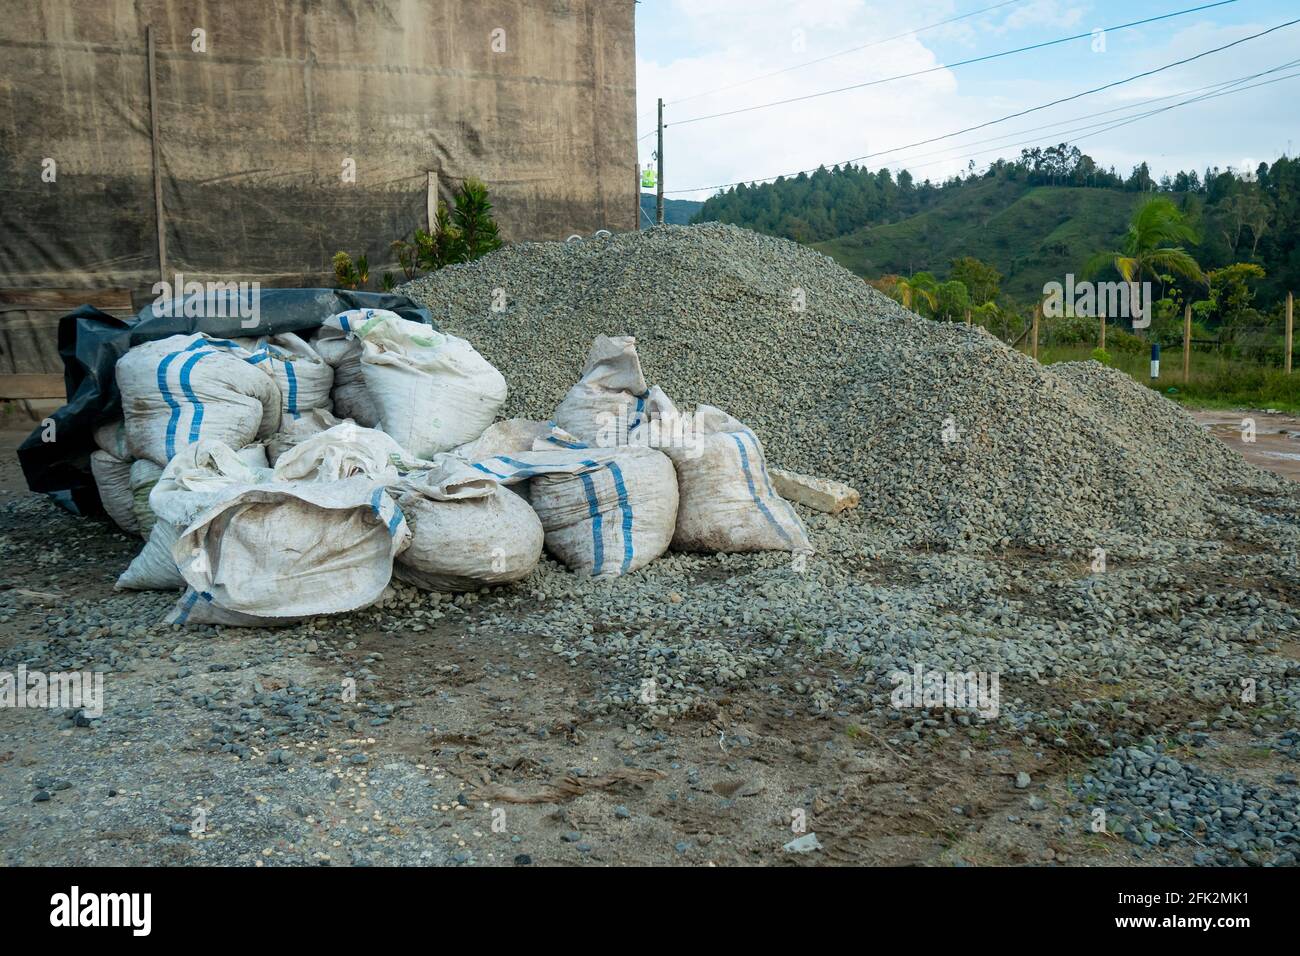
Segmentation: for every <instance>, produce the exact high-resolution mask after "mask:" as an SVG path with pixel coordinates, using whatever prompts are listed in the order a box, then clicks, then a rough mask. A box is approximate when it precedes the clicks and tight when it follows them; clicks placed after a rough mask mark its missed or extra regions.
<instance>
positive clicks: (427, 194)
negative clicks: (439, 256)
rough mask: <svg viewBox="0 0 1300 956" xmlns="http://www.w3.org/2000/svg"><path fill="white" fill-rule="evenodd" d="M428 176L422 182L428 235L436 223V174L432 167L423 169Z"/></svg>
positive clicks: (431, 232)
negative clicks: (423, 182)
mask: <svg viewBox="0 0 1300 956" xmlns="http://www.w3.org/2000/svg"><path fill="white" fill-rule="evenodd" d="M425 175H426V176H427V177H428V178H427V179H426V180H425V184H424V215H425V218H426V219H428V221H429V225H428V230H429V235H431V236H432V235H433V234H434V226H436V225H437V223H438V174H437V173H435V172H434V171H433V170H432V169H427V170H425Z"/></svg>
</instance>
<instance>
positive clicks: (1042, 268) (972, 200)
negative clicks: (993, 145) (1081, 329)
mask: <svg viewBox="0 0 1300 956" xmlns="http://www.w3.org/2000/svg"><path fill="white" fill-rule="evenodd" d="M1144 198H1146V197H1145V196H1144V195H1143V194H1142V193H1133V192H1125V191H1121V190H1118V189H1077V188H1070V187H1064V186H1030V185H1028V184H1027V183H1025V182H1020V181H1010V180H1005V179H985V180H983V181H981V182H978V183H973V184H969V185H967V186H965V187H964V188H962V189H952V190H943V191H942V193H941V194H940V196H939V197H938V198H937V200H936V201H935V202H934V204H933V205H932V206H931V207H930V208H928V209H926V210H925V211H924V212H920V213H917V214H916V215H913V216H909V217H907V218H905V219H901V220H899V221H898V222H893V223H889V224H886V225H879V226H868V227H865V228H863V229H859V230H857V231H855V232H851V233H849V234H848V235H844V236H839V237H837V238H834V239H828V240H826V241H823V242H818V243H814V244H813V245H814V247H815V248H817V249H819V250H821V251H822V252H824V253H826V254H827V255H829V256H831V257H832V258H833V259H835V260H836V261H838V262H839V263H840V264H841V265H843V266H845V267H846V268H848V269H851V270H852V271H853V272H856V273H857V274H858V275H861V276H863V277H865V278H875V277H877V276H880V275H882V274H885V273H891V272H892V273H899V274H902V275H910V274H912V273H914V272H918V271H921V270H927V271H930V272H933V273H934V274H936V275H937V276H939V277H941V278H943V277H946V276H947V274H948V268H949V262H950V260H952V259H954V258H957V257H960V256H974V257H975V258H977V259H981V260H983V261H985V262H989V263H992V264H993V265H995V266H996V267H997V268H998V270H999V271H1000V272H1001V273H1002V274H1003V276H1004V277H1005V278H1004V280H1003V283H1002V289H1003V292H1004V293H1006V294H1009V295H1010V296H1011V297H1013V298H1014V299H1017V300H1032V299H1036V298H1037V297H1038V295H1039V293H1041V291H1042V288H1043V283H1045V282H1048V281H1050V280H1057V281H1060V280H1061V279H1062V277H1063V276H1064V275H1065V274H1066V273H1067V272H1073V273H1075V274H1078V273H1080V272H1081V271H1082V269H1083V265H1084V263H1085V262H1087V260H1088V258H1089V257H1090V256H1091V255H1093V253H1095V252H1096V251H1097V250H1098V249H1111V248H1115V247H1116V246H1117V245H1118V244H1119V241H1120V238H1121V237H1122V236H1123V234H1124V230H1125V228H1126V227H1127V225H1128V221H1129V218H1130V215H1131V213H1132V211H1133V209H1134V207H1135V206H1137V204H1138V203H1139V202H1141V201H1142V199H1144Z"/></svg>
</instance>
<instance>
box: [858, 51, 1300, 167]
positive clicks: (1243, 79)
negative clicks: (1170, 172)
mask: <svg viewBox="0 0 1300 956" xmlns="http://www.w3.org/2000/svg"><path fill="white" fill-rule="evenodd" d="M1297 65H1300V58H1297V59H1294V60H1290V61H1288V62H1286V63H1283V64H1280V65H1279V66H1275V67H1273V68H1272V69H1268V70H1261V71H1260V72H1258V73H1251V74H1249V75H1247V76H1239V77H1237V78H1236V79H1232V80H1221V81H1220V82H1218V83H1211V84H1209V85H1208V86H1198V87H1193V88H1192V89H1189V90H1179V91H1178V92H1177V93H1166V94H1165V95H1164V96H1154V97H1152V98H1151V99H1148V100H1143V101H1142V102H1140V103H1129V104H1128V105H1126V106H1117V107H1114V108H1113V109H1108V110H1100V111H1098V112H1096V113H1085V114H1083V115H1082V116H1074V117H1071V118H1070V119H1067V120H1061V121H1059V122H1056V123H1047V124H1045V125H1043V126H1031V127H1029V128H1028V129H1020V130H1016V131H1015V132H1013V133H1002V134H1000V135H998V136H990V137H988V138H987V139H977V140H972V141H971V142H969V143H963V144H961V145H960V146H958V147H947V148H944V149H938V150H934V151H932V152H929V153H918V154H917V155H915V156H908V157H906V158H905V159H902V160H895V161H894V162H892V163H890V165H895V164H897V165H902V164H903V163H904V162H905V163H907V164H908V167H909V168H911V169H921V168H924V167H925V166H931V165H934V164H933V163H923V164H921V165H919V166H916V165H913V162H914V160H917V159H925V158H927V157H929V156H950V155H951V154H952V153H953V151H954V149H956V151H957V152H958V153H961V151H962V150H965V149H966V148H968V147H970V146H981V145H983V144H984V143H992V142H995V141H997V140H1005V139H1008V138H1012V137H1017V136H1024V135H1026V134H1028V133H1041V132H1043V131H1044V130H1049V129H1053V128H1055V127H1058V126H1069V125H1070V124H1071V123H1077V122H1078V121H1079V120H1085V119H1093V118H1094V117H1097V116H1110V115H1111V114H1114V113H1122V112H1125V111H1127V110H1136V109H1141V108H1142V107H1144V106H1150V105H1151V104H1152V103H1159V102H1160V101H1161V100H1171V99H1174V98H1176V97H1179V96H1187V95H1188V94H1189V93H1197V94H1201V93H1205V94H1206V95H1205V96H1204V97H1198V99H1199V98H1207V99H1208V98H1212V97H1213V96H1214V95H1222V93H1227V92H1233V93H1235V92H1237V91H1236V90H1233V89H1230V88H1231V87H1234V86H1240V85H1241V84H1242V83H1248V82H1250V81H1251V80H1255V79H1258V78H1259V77H1261V76H1268V75H1269V74H1272V73H1277V72H1279V71H1281V70H1286V69H1290V68H1291V67H1293V66H1297ZM1269 82H1274V81H1272V80H1270V81H1269ZM1225 88H1228V89H1225ZM1253 88H1254V87H1247V89H1253ZM1216 90H1217V91H1222V93H1206V91H1216ZM1188 102H1192V101H1191V100H1189V101H1188ZM1175 105H1181V104H1175ZM1161 111H1162V110H1161V109H1157V110H1153V111H1152V112H1151V113H1144V114H1141V116H1139V117H1137V118H1139V119H1140V118H1142V116H1149V115H1153V114H1154V113H1158V112H1161ZM1124 119H1126V120H1127V119H1128V117H1124ZM1110 122H1112V120H1103V121H1102V122H1100V123H1093V124H1091V126H1082V127H1077V128H1075V129H1073V130H1066V131H1065V132H1066V133H1071V132H1078V131H1079V130H1082V129H1090V128H1091V127H1092V126H1105V125H1106V124H1107V123H1110ZM1052 135H1054V136H1055V135H1061V134H1052ZM1041 139H1042V137H1041V136H1035V137H1033V139H1030V140H1024V141H1022V142H1038V141H1040V140H1041ZM1019 145H1022V143H1002V144H1000V145H998V146H997V147H995V149H999V150H1000V149H1006V148H1008V147H1009V146H1019ZM905 148H906V147H899V148H898V149H896V150H885V152H898V151H899V150H902V149H905ZM986 152H994V150H982V151H981V152H980V153H962V154H961V157H960V158H963V159H964V158H966V157H967V156H978V155H981V153H986ZM877 155H881V154H877ZM943 161H944V160H938V162H943Z"/></svg>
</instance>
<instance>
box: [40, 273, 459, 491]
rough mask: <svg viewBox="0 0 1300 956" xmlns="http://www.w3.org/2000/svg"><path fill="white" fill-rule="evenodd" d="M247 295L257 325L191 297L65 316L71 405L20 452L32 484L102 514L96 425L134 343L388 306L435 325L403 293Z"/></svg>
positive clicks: (252, 329) (235, 332) (267, 327)
mask: <svg viewBox="0 0 1300 956" xmlns="http://www.w3.org/2000/svg"><path fill="white" fill-rule="evenodd" d="M248 295H249V296H250V298H248V299H246V303H247V305H248V306H249V307H250V308H249V309H248V310H247V311H246V313H245V314H248V313H250V312H251V313H252V314H255V315H256V316H257V318H258V321H257V324H255V325H252V326H245V325H243V324H242V323H243V322H244V321H246V320H244V319H241V318H240V316H239V315H237V314H236V315H231V316H229V317H218V316H211V315H209V316H204V317H198V316H185V315H184V314H183V313H184V311H185V310H184V302H185V301H187V300H182V301H181V304H180V307H179V308H174V309H171V310H169V311H171V312H173V313H180V314H169V315H156V314H155V309H154V306H153V305H152V304H150V305H148V306H145V307H144V308H143V309H141V310H140V311H139V312H138V313H136V314H135V316H133V317H132V318H130V319H118V318H114V317H113V316H111V315H108V314H107V313H104V312H101V311H99V309H96V308H94V307H92V306H88V305H83V306H82V307H81V308H79V309H77V310H76V311H75V312H70V313H69V314H67V315H65V316H64V317H63V318H62V319H60V320H59V355H60V356H62V358H63V381H64V388H65V389H66V390H67V395H68V403H67V404H66V405H64V406H63V407H62V408H60V409H59V410H58V411H57V412H55V413H54V414H53V415H52V416H51V417H50V418H49V419H47V420H46V421H44V422H42V423H41V424H40V425H39V426H38V427H37V428H36V429H35V431H33V432H32V433H31V434H30V435H29V436H27V440H26V441H24V442H23V443H22V445H21V446H20V447H19V449H18V460H19V462H20V464H21V465H22V469H23V477H24V478H26V480H27V487H28V488H30V489H31V490H32V491H37V492H43V493H45V494H48V495H50V496H51V497H53V498H54V500H55V501H57V502H58V503H59V504H61V505H63V506H64V507H65V508H67V509H68V510H70V511H72V512H74V513H76V514H99V513H102V511H103V508H102V506H101V505H100V502H99V492H98V491H97V490H96V488H95V480H94V478H93V477H92V476H91V473H90V453H91V452H93V451H94V450H95V436H94V432H95V429H96V428H97V427H99V426H100V425H102V424H104V423H105V422H108V421H111V420H113V419H114V418H117V417H119V416H120V415H121V413H122V402H121V395H120V394H119V393H118V390H117V379H116V377H115V374H114V372H115V369H116V366H117V360H118V359H120V358H121V357H122V356H123V355H125V354H126V352H127V350H128V349H130V348H132V347H133V346H136V345H140V344H141V343H144V342H153V341H155V340H157V339H165V338H167V337H168V336H170V335H190V334H192V333H194V332H203V333H206V334H208V335H214V336H218V337H220V338H236V337H239V336H259V335H278V334H280V333H282V332H298V333H306V334H308V335H310V334H313V333H314V332H315V330H316V329H317V328H319V327H320V324H321V323H322V322H323V321H325V319H327V318H329V317H330V316H331V315H334V314H336V313H338V312H343V311H346V310H347V309H388V310H389V311H392V312H396V313H397V314H398V315H400V316H402V318H405V319H410V320H411V321H413V322H422V323H424V324H426V325H433V326H435V327H436V323H435V322H434V321H433V318H432V316H431V315H430V314H429V311H428V310H427V309H425V308H423V307H421V306H419V305H417V304H416V303H415V302H414V301H412V300H411V299H408V298H407V297H406V296H404V295H392V294H388V293H379V292H350V291H346V290H342V289H262V290H250V291H249V293H248ZM254 303H255V304H256V311H255V312H253V310H252V306H253V305H254ZM205 311H212V310H205ZM230 311H232V312H233V311H235V310H233V309H232V310H230Z"/></svg>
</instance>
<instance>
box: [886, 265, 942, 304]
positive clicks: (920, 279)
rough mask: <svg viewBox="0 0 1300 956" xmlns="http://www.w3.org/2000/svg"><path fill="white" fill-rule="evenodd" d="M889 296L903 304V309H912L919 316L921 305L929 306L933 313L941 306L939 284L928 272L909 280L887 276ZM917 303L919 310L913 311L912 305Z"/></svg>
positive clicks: (919, 273) (920, 273)
mask: <svg viewBox="0 0 1300 956" xmlns="http://www.w3.org/2000/svg"><path fill="white" fill-rule="evenodd" d="M885 278H886V280H887V281H888V288H887V289H886V291H887V293H888V295H889V296H890V297H891V298H893V299H894V300H895V301H897V302H901V303H902V304H903V308H905V309H912V311H914V312H916V313H917V314H918V315H920V314H921V310H920V308H919V306H920V305H921V303H925V304H926V305H928V306H929V307H930V309H931V311H933V310H934V309H936V308H938V305H939V283H938V282H937V281H936V280H935V278H934V276H933V275H931V274H930V273H928V272H918V273H917V274H916V275H914V276H912V277H911V278H910V279H909V278H904V277H903V276H886V277H885ZM913 302H916V304H917V306H918V308H915V309H913V307H912V303H913Z"/></svg>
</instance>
